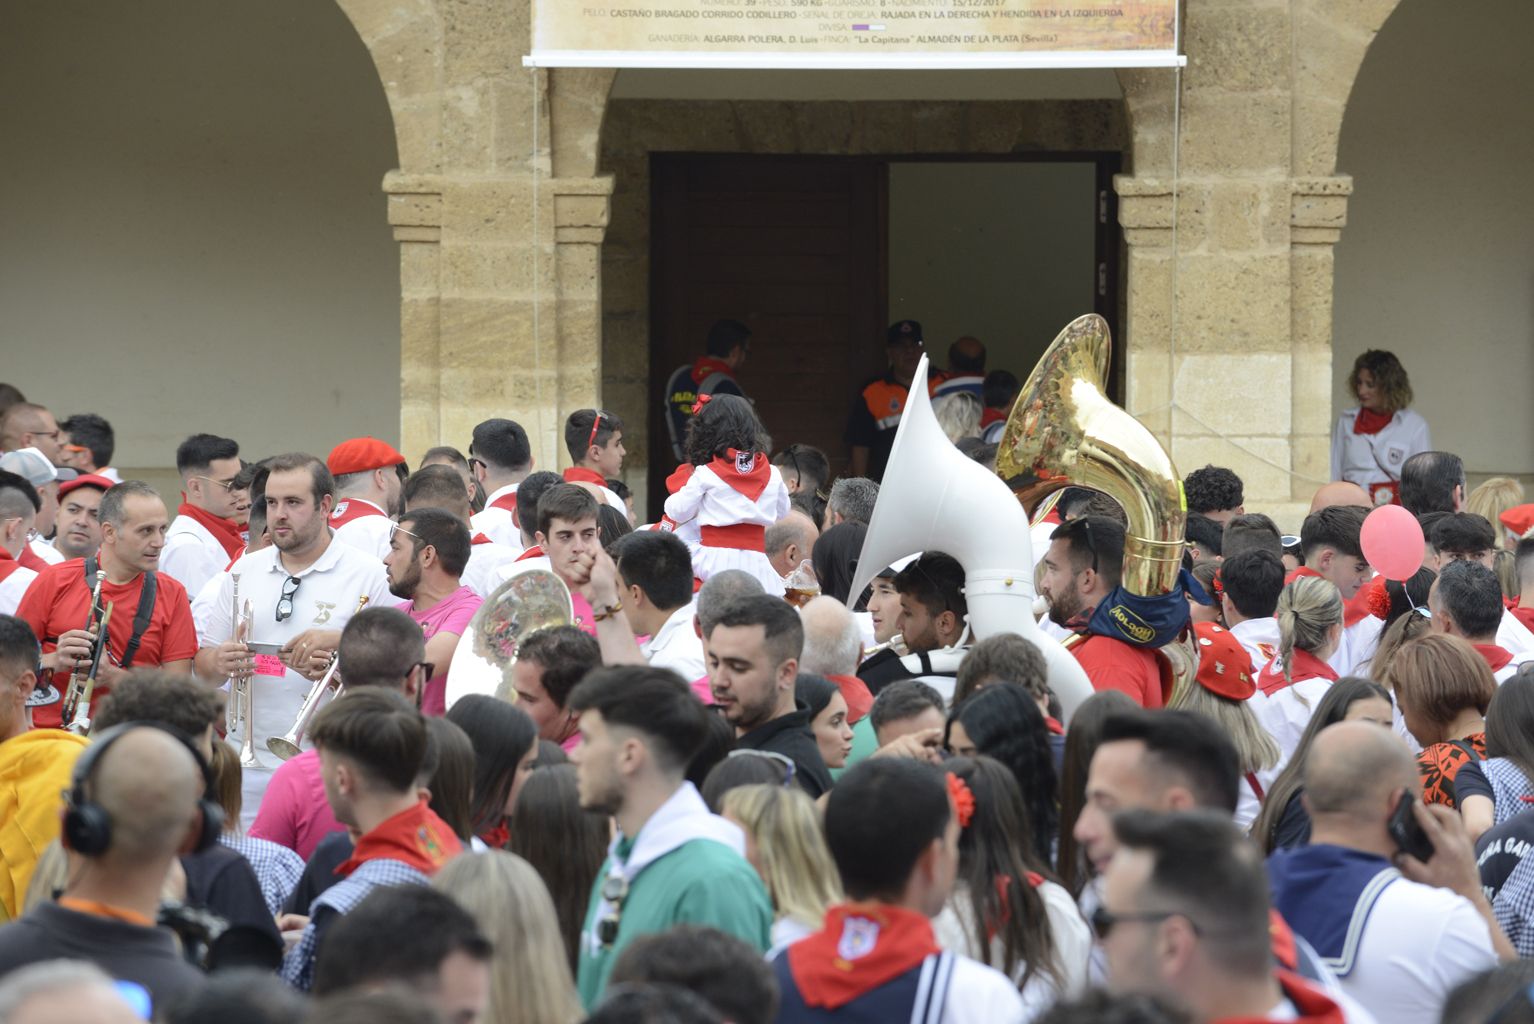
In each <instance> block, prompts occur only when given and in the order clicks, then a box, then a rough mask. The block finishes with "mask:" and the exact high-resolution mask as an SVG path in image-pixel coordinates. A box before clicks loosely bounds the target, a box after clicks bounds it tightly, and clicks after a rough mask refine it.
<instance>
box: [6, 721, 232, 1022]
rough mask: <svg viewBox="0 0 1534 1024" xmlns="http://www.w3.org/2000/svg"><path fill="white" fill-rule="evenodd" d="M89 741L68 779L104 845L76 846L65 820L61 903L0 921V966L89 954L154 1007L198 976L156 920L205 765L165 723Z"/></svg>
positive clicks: (197, 814)
mask: <svg viewBox="0 0 1534 1024" xmlns="http://www.w3.org/2000/svg"><path fill="white" fill-rule="evenodd" d="M108 743H109V744H110V745H109V746H104V744H108ZM95 744H96V749H97V750H99V751H100V753H99V754H98V755H97V756H96V757H94V758H92V757H82V758H81V759H80V761H79V762H78V763H77V764H76V765H75V774H74V780H73V781H74V784H75V785H77V786H80V787H81V788H82V789H83V791H84V796H85V799H86V800H87V801H89V802H90V803H92V804H94V805H96V806H97V807H98V808H100V810H101V812H102V814H103V816H104V817H105V819H106V821H107V823H108V833H109V841H108V842H107V845H106V848H105V849H104V850H99V851H92V852H86V851H85V850H77V849H75V848H74V847H75V840H74V839H73V838H72V837H71V836H70V833H69V830H68V829H67V828H66V829H65V831H64V835H63V838H62V842H63V844H64V848H65V849H66V850H68V851H69V854H70V856H69V879H70V881H69V885H68V887H67V888H66V889H65V890H64V894H63V896H62V897H61V898H60V899H59V900H58V902H56V903H40V904H36V905H34V906H32V907H30V908H29V909H28V910H27V913H26V914H25V916H23V917H21V918H19V919H17V920H16V921H13V922H12V923H10V924H8V925H6V926H5V927H4V928H0V965H3V966H0V970H5V971H9V970H14V969H15V968H17V967H22V966H24V965H26V964H31V963H37V962H39V961H43V960H57V959H72V960H88V961H90V962H92V963H94V964H96V965H97V966H98V967H100V968H101V969H102V970H104V971H106V972H107V973H108V974H110V975H112V976H113V977H114V978H120V979H123V980H126V981H133V982H137V983H138V984H140V985H143V986H144V988H146V989H147V990H148V991H149V994H150V997H151V998H152V1000H153V1001H154V1005H155V1007H156V1008H158V1007H159V1006H160V1005H161V1004H162V1002H163V1001H165V1000H167V999H171V998H174V997H175V996H177V995H179V994H180V993H182V992H185V991H187V990H189V989H192V988H195V987H196V986H198V985H200V984H201V979H202V975H201V974H200V973H199V972H198V971H197V970H196V969H194V968H193V967H191V966H190V965H189V964H187V962H186V961H185V960H184V959H182V956H181V952H180V949H179V947H178V946H177V945H176V943H175V940H174V938H173V936H172V934H171V933H170V932H169V931H167V930H165V929H163V928H156V927H155V924H154V922H155V918H156V916H157V914H158V913H159V907H160V890H161V888H162V887H163V886H164V884H165V876H166V873H167V872H168V871H169V870H170V867H171V864H172V862H173V861H175V860H176V858H177V857H178V856H180V855H181V854H182V853H187V852H190V851H191V850H193V849H195V848H196V846H197V839H198V836H199V834H200V832H201V829H202V826H203V822H202V812H201V810H200V809H199V807H198V799H199V797H201V796H202V793H203V788H204V780H203V772H202V768H201V766H200V765H199V764H198V762H197V758H196V756H195V755H194V754H193V753H192V751H191V748H190V747H188V746H187V744H186V743H183V742H181V741H180V740H177V739H176V738H175V737H174V736H172V735H171V734H170V733H169V732H167V731H166V730H163V729H158V728H153V727H149V726H131V727H127V731H126V732H123V733H120V734H118V733H114V732H113V731H112V730H108V731H107V732H106V733H105V734H103V735H101V736H98V737H96V738H95Z"/></svg>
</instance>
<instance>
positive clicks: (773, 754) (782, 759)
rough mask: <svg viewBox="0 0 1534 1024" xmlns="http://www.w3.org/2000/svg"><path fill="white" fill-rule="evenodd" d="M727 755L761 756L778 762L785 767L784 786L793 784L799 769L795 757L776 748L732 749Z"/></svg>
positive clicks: (775, 762) (774, 762)
mask: <svg viewBox="0 0 1534 1024" xmlns="http://www.w3.org/2000/svg"><path fill="white" fill-rule="evenodd" d="M725 756H726V757H760V758H762V759H764V760H767V761H771V762H772V763H773V764H776V765H778V766H780V767H781V768H782V769H783V785H784V786H791V785H793V782H794V773H795V772H796V771H797V770H798V765H796V764H794V759H793V758H791V757H789V756H788V755H787V754H780V753H778V752H777V751H775V750H732V751H730V752H729V754H727V755H725Z"/></svg>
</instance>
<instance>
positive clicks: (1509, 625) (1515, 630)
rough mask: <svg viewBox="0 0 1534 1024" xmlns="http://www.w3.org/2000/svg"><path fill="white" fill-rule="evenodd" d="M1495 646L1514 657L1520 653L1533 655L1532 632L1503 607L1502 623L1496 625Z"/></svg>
mask: <svg viewBox="0 0 1534 1024" xmlns="http://www.w3.org/2000/svg"><path fill="white" fill-rule="evenodd" d="M1497 646H1498V647H1501V648H1502V649H1503V650H1505V651H1507V652H1509V653H1510V654H1512V656H1513V657H1515V658H1516V657H1518V656H1519V655H1520V654H1531V655H1534V633H1531V632H1529V627H1528V626H1525V625H1524V624H1523V623H1521V622H1519V621H1518V616H1516V615H1514V614H1513V613H1512V612H1511V611H1509V610H1508V609H1506V608H1504V609H1502V625H1500V626H1498V627H1497Z"/></svg>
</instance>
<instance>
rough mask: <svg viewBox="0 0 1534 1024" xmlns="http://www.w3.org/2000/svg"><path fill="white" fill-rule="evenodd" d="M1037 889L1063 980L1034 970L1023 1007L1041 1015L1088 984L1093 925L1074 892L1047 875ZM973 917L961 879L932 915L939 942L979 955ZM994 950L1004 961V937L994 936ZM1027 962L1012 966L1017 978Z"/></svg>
mask: <svg viewBox="0 0 1534 1024" xmlns="http://www.w3.org/2000/svg"><path fill="white" fill-rule="evenodd" d="M1037 891H1038V894H1039V897H1040V899H1042V900H1043V902H1044V916H1045V917H1046V918H1047V919H1048V921H1049V934H1050V941H1051V942H1052V943H1053V945H1054V948H1055V955H1056V964H1057V966H1058V967H1059V969H1060V972H1061V974H1062V984H1060V985H1058V986H1057V985H1056V984H1055V983H1054V982H1053V981H1051V980H1050V979H1049V977H1048V976H1047V975H1045V974H1043V973H1042V972H1035V973H1034V976H1033V977H1032V978H1030V979H1029V981H1028V984H1027V985H1026V986H1025V987H1024V988H1023V990H1022V997H1023V1009H1024V1012H1025V1013H1026V1014H1027V1016H1028V1017H1029V1018H1032V1017H1035V1016H1038V1015H1039V1014H1041V1013H1043V1012H1044V1011H1045V1010H1047V1009H1049V1007H1051V1006H1053V1005H1054V1004H1055V1003H1056V1002H1057V1001H1059V1000H1062V999H1075V998H1077V997H1079V996H1081V995H1082V994H1084V993H1085V992H1086V990H1087V984H1088V978H1087V962H1088V960H1089V959H1090V957H1091V955H1092V931H1091V929H1090V928H1088V927H1087V922H1086V919H1085V918H1083V917H1082V916H1081V911H1080V910H1078V909H1077V907H1076V901H1075V900H1074V899H1072V898H1071V894H1070V892H1068V891H1067V890H1066V889H1065V887H1064V886H1061V885H1058V884H1056V883H1054V882H1048V881H1046V882H1044V883H1043V884H1042V885H1040V886H1039V887H1038V890H1037ZM974 920H975V919H974V907H973V904H972V903H971V900H970V897H969V892H968V887H967V886H964V885H962V884H961V885H959V886H957V887H955V889H954V893H953V896H952V897H950V898H949V900H948V904H947V905H946V906H945V907H943V912H942V913H940V914H938V916H937V917H934V918H933V919H932V932H933V935H934V936H935V937H936V938H937V943H938V945H940V946H942V947H943V948H944V949H949V950H952V951H953V952H955V953H958V954H961V955H963V956H968V957H972V958H974V959H977V960H978V959H979V958H978V957H974V954H976V953H978V952H981V951H980V950H977V949H976V948H975V928H974ZM990 953H991V956H990V959H991V961H992V962H1000V960H1001V958H1002V953H1003V949H1002V941H1001V939H1000V937H997V938H994V939H992V940H991V949H990ZM1028 966H1029V965H1028V964H1018V965H1017V967H1016V968H1015V969H1014V970H1013V972H1012V981H1013V983H1014V984H1016V983H1020V982H1021V981H1022V980H1023V974H1024V972H1025V971H1026V970H1027V968H1028ZM1035 966H1036V965H1035Z"/></svg>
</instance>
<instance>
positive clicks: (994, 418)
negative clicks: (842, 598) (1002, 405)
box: [980, 408, 1011, 430]
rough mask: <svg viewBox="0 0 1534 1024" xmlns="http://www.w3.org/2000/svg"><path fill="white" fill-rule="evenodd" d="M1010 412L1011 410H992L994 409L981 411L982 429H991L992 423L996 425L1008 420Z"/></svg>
mask: <svg viewBox="0 0 1534 1024" xmlns="http://www.w3.org/2000/svg"><path fill="white" fill-rule="evenodd" d="M1009 412H1011V410H1010V409H992V408H986V409H982V410H981V411H980V429H981V430H984V429H985V428H986V427H989V426H990V425H991V424H992V423H996V422H998V421H1000V420H1004V419H1006V418H1007V413H1009Z"/></svg>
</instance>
